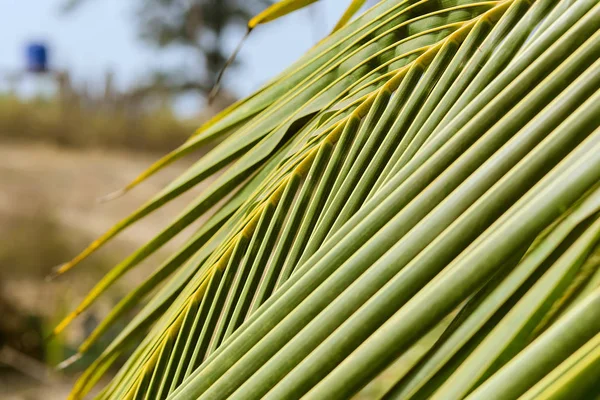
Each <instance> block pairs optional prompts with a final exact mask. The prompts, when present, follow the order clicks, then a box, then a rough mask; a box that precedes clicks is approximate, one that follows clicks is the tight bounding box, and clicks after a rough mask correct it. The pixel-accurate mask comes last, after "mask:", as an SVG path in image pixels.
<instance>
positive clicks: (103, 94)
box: [0, 0, 347, 400]
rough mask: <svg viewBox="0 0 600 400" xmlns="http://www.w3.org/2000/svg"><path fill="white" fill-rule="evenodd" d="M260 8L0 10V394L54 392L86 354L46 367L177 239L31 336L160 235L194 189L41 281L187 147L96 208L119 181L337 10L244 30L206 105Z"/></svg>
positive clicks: (224, 2)
mask: <svg viewBox="0 0 600 400" xmlns="http://www.w3.org/2000/svg"><path fill="white" fill-rule="evenodd" d="M269 3H270V2H269V1H267V0H74V1H68V0H18V1H17V0H0V10H1V12H0V37H2V40H0V399H3V400H6V399H50V400H52V399H55V398H56V399H64V398H66V396H67V394H68V392H69V388H70V386H71V384H72V382H73V379H74V377H76V376H77V374H78V373H79V372H80V371H81V370H82V369H83V368H84V367H85V366H86V365H87V364H88V363H89V362H90V360H82V361H81V362H79V363H77V364H76V365H75V366H73V367H72V368H70V369H68V370H66V371H61V372H57V371H56V370H55V369H53V366H55V365H56V364H57V363H59V362H60V361H62V360H64V359H65V358H67V357H68V356H70V355H71V354H73V352H74V351H75V348H76V346H77V345H78V344H79V343H80V342H81V340H82V339H83V338H84V337H85V336H87V334H88V333H89V332H91V330H92V329H93V328H94V327H95V326H96V324H97V323H98V321H99V320H100V319H101V318H102V316H103V315H105V314H106V313H107V311H108V310H109V309H110V308H111V307H112V306H113V305H114V304H115V303H116V302H117V301H118V300H119V299H120V298H121V297H122V296H123V295H124V293H125V292H126V291H127V289H128V288H131V287H132V285H133V284H135V282H138V281H140V280H141V279H142V277H145V276H147V274H148V271H149V270H151V269H152V268H154V267H156V265H157V263H158V262H160V261H161V260H162V259H164V258H165V257H166V254H167V253H168V251H169V249H172V248H173V246H175V245H177V243H180V242H181V240H182V239H184V237H185V232H184V234H183V236H184V237H182V239H181V240H180V241H179V242H177V241H175V242H174V243H171V245H170V246H167V248H166V250H165V251H163V253H160V254H157V255H156V256H154V257H153V258H151V259H150V260H148V261H147V262H146V263H145V264H144V265H143V266H141V267H139V268H137V269H136V270H135V271H132V273H130V274H129V275H127V276H126V277H125V279H123V280H122V281H121V282H120V283H119V284H118V285H117V286H116V287H115V288H114V289H113V290H112V291H111V292H110V293H109V295H108V296H104V300H103V301H102V302H100V303H99V304H97V305H96V306H95V307H94V308H93V309H92V311H91V312H88V313H86V314H85V315H84V316H82V317H81V318H79V319H78V320H77V321H76V323H75V324H74V325H73V326H72V327H71V328H70V329H68V330H67V332H66V334H64V335H62V336H61V337H59V338H57V339H56V340H53V341H51V342H46V341H45V340H44V337H45V336H46V335H47V334H48V333H49V331H50V330H51V329H52V328H53V327H54V325H55V324H56V323H57V322H58V321H59V320H60V319H61V317H63V316H64V315H65V314H66V313H67V312H68V311H70V310H72V309H73V308H74V307H75V306H76V305H77V303H78V302H79V301H80V300H81V299H82V297H83V295H85V293H87V291H88V290H89V289H90V288H91V287H92V285H93V284H94V282H96V281H97V280H98V279H99V278H100V277H101V276H102V275H103V274H104V273H105V272H106V271H107V270H108V269H109V268H110V267H112V266H113V265H114V264H115V262H117V261H119V260H120V259H122V258H123V257H125V256H127V255H128V254H129V253H130V252H131V251H133V250H135V249H136V248H137V247H138V246H140V245H142V244H144V243H145V242H146V241H147V240H149V239H150V238H151V237H153V236H154V234H156V233H157V232H158V231H160V229H161V228H162V227H163V226H164V222H165V221H166V220H168V219H169V218H171V217H173V216H175V214H177V213H178V211H179V210H180V209H181V207H183V205H184V204H186V203H187V201H189V200H190V199H191V196H194V194H197V192H198V190H201V188H197V189H196V190H195V191H194V193H189V194H188V195H187V196H184V197H183V198H180V199H178V200H177V201H175V202H173V204H170V205H169V206H168V207H166V208H165V209H161V210H160V211H159V212H156V213H155V214H153V215H151V216H150V217H148V218H146V219H145V220H143V221H142V222H141V223H139V224H137V225H135V226H134V227H132V228H131V229H128V230H127V231H126V232H124V233H123V234H121V235H120V236H119V237H118V239H117V240H115V241H113V242H112V243H111V244H110V245H108V246H106V248H104V249H103V250H102V251H100V252H98V254H96V255H94V256H93V257H92V258H91V259H90V260H88V261H86V262H85V263H84V264H83V265H81V266H79V267H78V268H77V269H75V270H74V271H73V272H72V273H69V274H68V275H67V276H65V277H62V278H60V279H58V280H57V281H55V282H45V280H44V278H45V276H46V275H47V274H48V273H49V272H50V270H51V269H52V268H53V267H54V266H56V265H58V264H60V263H63V262H65V261H67V260H69V259H70V258H72V257H73V256H74V255H76V254H77V252H79V251H80V250H81V249H82V248H83V247H84V246H86V245H87V244H88V243H89V242H90V241H91V240H93V239H94V238H95V237H97V236H98V235H100V234H101V233H103V232H104V231H105V230H106V229H108V228H109V227H111V226H112V225H113V224H114V223H116V222H117V221H118V220H120V219H121V218H123V217H125V216H127V215H128V214H129V213H130V212H132V211H133V210H134V209H135V208H137V207H138V206H139V205H140V204H141V203H142V202H144V201H145V200H147V199H148V198H149V197H150V196H152V195H153V194H155V193H156V192H157V191H158V190H159V189H160V188H162V187H163V186H164V185H165V184H166V183H167V182H169V181H170V180H171V179H173V178H174V177H176V176H177V175H178V174H180V173H181V172H183V171H184V170H185V168H186V166H188V165H189V164H190V163H191V162H192V161H194V160H195V159H197V158H198V157H199V156H200V155H201V153H202V152H200V154H196V155H192V156H191V157H189V158H190V159H188V160H183V161H182V162H180V163H178V164H177V165H175V166H172V167H169V168H167V169H165V170H164V171H163V172H162V173H160V174H159V175H158V176H156V177H155V178H153V179H152V180H150V181H149V182H148V183H146V184H144V185H142V186H141V187H140V188H138V189H136V190H134V191H133V192H131V193H130V194H128V195H127V196H125V197H123V198H121V199H117V200H115V201H112V202H110V203H107V204H98V203H97V201H96V199H97V198H98V197H101V196H102V195H105V194H107V193H109V192H112V191H114V190H116V189H119V188H121V187H123V186H124V185H125V184H126V183H128V182H129V181H130V180H131V179H133V178H134V177H135V176H136V175H137V174H138V173H140V172H141V171H143V170H144V169H145V168H146V167H148V166H149V165H150V164H151V163H152V162H153V161H154V160H156V159H157V158H158V157H159V156H160V155H163V154H165V153H167V152H168V151H169V150H172V149H174V148H175V147H177V146H178V145H180V144H181V143H182V142H183V141H184V140H185V139H186V138H187V137H188V136H189V135H190V134H191V133H192V132H193V131H194V129H195V128H197V127H198V126H200V125H201V124H202V122H203V121H205V120H206V119H207V118H209V117H210V116H211V115H213V114H214V113H215V112H217V111H218V110H220V109H222V108H223V107H225V106H227V105H229V104H231V103H232V102H233V101H235V100H236V99H238V98H240V97H243V96H246V95H248V94H250V93H252V92H253V91H254V90H256V89H258V88H259V87H260V86H261V84H263V83H264V82H265V81H266V80H268V79H270V78H272V77H273V76H275V75H276V74H277V73H278V72H280V71H281V70H282V69H283V68H285V67H286V66H288V65H289V64H291V63H292V62H293V61H295V60H296V59H297V58H298V57H300V56H301V55H302V54H303V53H304V52H305V51H306V50H308V49H309V48H310V47H311V46H312V45H313V44H314V43H315V42H316V41H318V40H319V39H320V38H322V37H323V36H325V35H326V34H327V33H328V32H329V31H330V30H331V28H332V27H333V25H334V24H335V22H336V19H337V18H338V17H339V16H340V15H341V13H342V11H343V9H344V7H345V6H346V5H347V2H346V1H342V0H322V1H320V2H318V3H316V4H314V5H313V6H311V7H309V8H308V9H305V10H302V11H299V12H297V13H294V14H292V15H290V16H287V17H285V18H283V19H281V20H278V21H275V22H273V23H271V24H269V25H267V26H264V27H263V26H261V27H259V28H258V29H256V30H255V31H254V32H253V34H252V35H251V36H250V38H249V39H248V40H247V41H246V43H245V44H244V47H243V49H242V51H241V53H240V54H239V56H238V58H237V61H236V63H235V64H234V65H233V66H232V67H231V68H230V69H228V70H227V72H226V74H225V78H224V81H223V86H222V90H221V91H220V93H219V95H218V96H217V98H216V99H215V101H214V103H213V104H212V105H210V106H208V105H207V102H206V94H207V93H208V92H209V91H210V89H211V88H212V86H213V84H214V81H215V78H216V76H217V74H218V72H219V71H220V69H221V67H222V65H223V64H224V62H225V60H226V59H227V57H228V56H229V55H230V54H231V52H232V51H233V49H234V48H235V46H236V45H237V43H238V41H239V40H240V38H241V37H242V36H243V34H244V32H245V24H246V21H247V20H248V19H249V18H250V17H251V16H252V15H254V14H256V13H258V12H260V11H261V10H263V9H264V8H265V7H266V6H267V5H268V4H269ZM204 151H206V149H205V150H204ZM193 228H194V227H192V229H193ZM117 329H118V327H117ZM109 336H110V335H109ZM109 339H110V337H108V338H107V340H109ZM105 344H106V343H105ZM97 351H101V346H99V348H98V350H97ZM96 354H97V353H96ZM93 356H94V354H92V357H93Z"/></svg>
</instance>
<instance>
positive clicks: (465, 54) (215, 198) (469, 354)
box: [56, 0, 600, 400]
mask: <svg viewBox="0 0 600 400" xmlns="http://www.w3.org/2000/svg"><path fill="white" fill-rule="evenodd" d="M304 3H311V2H304ZM360 4H362V2H361V1H358V2H353V5H352V6H351V7H350V9H349V11H348V12H347V13H346V14H345V17H344V18H345V19H346V20H348V19H349V18H350V15H351V13H352V12H355V9H357V8H359V6H360ZM353 7H354V8H353ZM296 8H297V7H296ZM346 20H344V21H343V22H344V23H345V22H346ZM344 23H342V24H340V26H341V25H343V26H341V27H340V28H339V29H337V30H336V31H335V32H334V33H332V34H331V35H330V36H328V37H327V38H326V39H324V40H323V41H322V42H321V43H319V44H318V45H317V46H315V47H314V48H313V49H312V50H310V51H309V52H308V53H307V54H306V55H305V56H304V57H302V58H301V59H300V60H299V61H298V62H297V63H295V64H294V65H292V66H291V67H289V68H288V69H287V70H286V71H285V72H284V73H282V74H281V75H280V76H278V77H276V78H275V79H273V80H272V81H271V82H269V83H268V84H266V85H265V86H264V87H263V88H262V89H261V90H259V91H258V92H257V93H255V94H254V95H252V96H250V97H249V98H247V99H245V100H243V101H241V102H239V103H237V104H235V105H234V106H232V107H231V108H229V109H228V110H225V111H224V112H223V113H221V114H220V115H218V116H217V117H216V118H215V119H213V120H212V121H210V122H209V123H208V124H206V125H205V126H203V127H201V128H200V129H199V130H198V132H196V134H194V135H193V136H192V137H191V138H190V139H189V140H188V141H187V142H186V143H185V144H183V145H182V146H181V147H180V148H179V149H177V150H176V151H174V152H173V153H171V154H170V155H168V156H166V157H165V158H164V159H163V160H161V161H159V162H158V163H157V164H155V165H154V166H153V167H151V168H150V170H148V171H147V172H146V173H144V174H143V175H142V176H140V178H138V179H137V180H136V181H134V182H133V183H132V184H131V185H130V187H128V188H126V190H128V189H130V188H132V187H133V186H135V185H137V184H138V183H139V182H141V181H142V180H144V179H145V178H146V177H148V176H150V175H152V174H153V173H154V172H155V171H157V170H159V169H160V168H161V167H162V166H164V165H166V164H168V163H169V162H171V161H173V160H176V159H177V158H179V157H181V156H183V155H185V154H189V153H190V152H192V151H193V150H195V149H197V148H198V147H200V146H202V145H204V144H205V143H206V142H207V141H209V140H213V139H220V140H221V142H220V144H219V145H218V146H216V148H214V149H213V150H212V151H210V152H209V153H208V154H207V155H205V156H204V157H202V158H201V159H199V160H198V161H197V162H196V163H195V164H194V165H193V166H192V167H190V168H189V170H188V171H187V172H185V173H184V174H183V175H182V176H181V177H179V178H178V179H176V180H175V181H174V182H172V183H171V184H170V185H169V186H168V187H166V188H165V189H164V190H163V191H162V192H160V193H159V194H157V195H156V196H155V197H154V198H153V199H151V200H150V201H149V202H148V203H146V204H145V205H143V207H141V208H140V209H139V210H138V211H136V212H135V213H134V214H133V215H132V216H130V217H129V218H127V219H126V220H124V221H122V222H120V223H119V224H118V225H116V226H115V227H114V228H113V229H112V230H111V231H109V232H107V233H106V234H105V235H104V236H103V237H101V238H100V239H98V240H97V241H96V242H94V243H93V244H92V245H91V246H90V248H89V249H87V250H85V251H84V252H83V253H82V254H81V255H80V256H78V257H77V258H76V259H75V260H73V262H71V263H69V264H66V265H64V266H62V267H61V268H60V269H59V271H58V273H59V274H60V273H63V272H65V271H67V270H69V269H70V268H71V267H73V266H74V265H75V264H77V263H78V262H80V261H81V260H83V259H84V258H85V257H87V256H88V255H89V254H91V253H92V252H93V251H94V250H95V249H97V248H98V247H100V246H102V245H103V244H104V243H106V242H107V241H109V240H110V239H111V238H112V237H114V236H115V235H117V234H118V233H119V232H120V231H122V230H123V229H125V228H126V227H128V226H129V225H131V224H133V223H135V222H136V221H138V220H139V219H141V218H143V217H144V216H146V215H148V214H149V213H151V212H152V211H154V210H156V209H158V208H160V207H161V206H162V205H163V204H165V203H167V202H168V201H170V200H171V199H173V198H175V197H177V196H179V195H180V194H182V193H184V192H185V191H187V190H189V189H190V188H192V187H194V186H195V185H197V184H199V183H201V182H203V181H205V180H207V179H208V178H211V177H213V176H217V178H216V179H215V180H214V182H213V183H211V184H210V185H209V186H208V187H207V189H206V190H204V192H203V193H201V194H200V195H199V196H198V197H197V198H196V199H195V200H194V201H193V202H192V203H191V204H190V205H189V206H188V207H187V208H186V209H185V210H183V211H182V212H181V214H180V216H179V217H178V218H177V219H175V220H174V221H172V222H171V223H170V224H168V225H167V226H166V228H165V229H164V230H163V231H162V232H161V233H160V234H159V235H158V236H157V237H156V238H154V239H152V240H151V241H150V242H148V243H147V244H146V245H145V246H143V247H142V248H140V249H139V250H138V251H136V252H135V253H133V254H132V255H131V256H129V257H128V258H127V259H125V260H124V261H122V262H121V263H120V264H119V265H117V266H116V267H115V268H114V269H113V270H112V271H111V272H109V273H108V275H107V276H106V277H105V278H104V279H103V280H102V281H101V282H99V283H98V285H97V286H96V287H95V288H94V289H93V290H92V291H91V293H90V294H89V296H88V297H87V298H86V299H85V300H84V301H83V303H82V304H81V305H80V306H79V307H78V308H77V309H76V310H75V311H74V312H73V313H72V314H71V315H69V316H68V317H67V318H66V319H65V321H64V322H63V323H62V324H60V325H59V326H58V327H57V329H56V333H58V332H60V331H61V330H63V329H64V328H65V326H66V325H67V324H68V323H69V322H70V321H71V320H72V319H73V318H75V317H76V316H77V315H79V314H80V313H82V312H84V311H85V310H86V309H87V308H88V307H89V306H90V305H91V304H92V303H93V302H94V300H96V299H97V298H98V297H99V296H100V295H101V294H102V293H103V292H104V291H105V290H106V289H107V288H108V287H110V285H111V284H113V283H114V282H115V281H116V280H117V279H119V278H120V277H121V276H122V275H124V274H125V273H126V272H127V271H129V270H131V269H132V268H134V267H135V266H136V265H137V264H139V263H140V262H141V261H142V260H143V259H145V258H146V257H148V256H149V255H150V254H152V253H154V252H155V251H156V250H157V249H159V248H160V247H161V246H163V245H164V244H165V243H166V242H168V241H169V240H170V239H171V238H173V237H174V236H175V235H177V234H178V233H179V232H181V231H182V230H183V229H184V228H186V227H187V226H189V225H190V224H192V223H193V222H194V221H196V220H197V219H199V218H200V217H202V216H208V219H207V222H205V223H204V224H203V225H202V226H201V227H200V228H199V230H198V231H197V232H195V233H194V234H193V235H191V237H190V238H189V239H188V240H187V242H186V243H185V244H184V245H183V246H181V248H180V249H179V250H178V251H177V252H175V253H174V254H173V255H172V256H171V257H170V258H169V259H168V260H166V261H165V262H164V264H163V265H161V266H159V267H157V269H156V270H155V272H154V273H153V274H152V275H151V276H150V277H149V278H148V279H147V280H146V281H145V282H144V283H143V284H142V285H140V286H139V287H137V288H135V289H134V290H133V291H132V292H131V293H130V294H129V295H128V296H126V297H125V298H124V299H123V300H122V301H121V302H120V303H119V304H118V305H117V306H116V307H115V309H114V310H113V311H112V312H111V313H110V314H109V315H108V316H107V318H106V319H105V320H104V321H103V322H102V323H101V324H100V325H99V326H98V328H97V329H96V331H95V332H93V333H92V335H91V336H90V337H89V338H88V339H87V340H86V341H85V342H84V343H83V344H82V346H81V347H80V349H79V353H80V354H84V353H86V352H87V351H89V349H90V348H91V346H93V345H94V343H95V342H96V341H97V339H98V338H100V337H101V336H102V335H103V334H104V333H105V332H106V331H107V329H108V328H109V327H111V326H112V325H113V324H114V323H115V322H116V321H118V320H119V319H121V318H122V317H123V316H124V315H126V313H127V312H128V311H130V310H132V309H133V308H135V307H139V308H140V311H139V312H138V313H137V315H136V316H135V318H133V319H132V320H131V321H130V322H129V323H128V325H127V326H126V328H125V329H124V330H123V331H122V332H121V333H120V335H119V336H118V337H117V338H116V339H115V340H114V342H113V343H112V344H110V345H109V346H108V347H107V348H106V349H105V350H104V352H103V353H102V355H100V356H99V357H98V358H97V359H96V361H95V362H94V363H93V364H92V365H91V366H90V367H89V368H88V369H87V371H86V372H85V373H84V374H83V376H82V377H81V378H80V380H79V381H78V383H77V385H76V386H75V388H74V390H73V393H72V398H80V397H83V396H84V395H85V394H86V393H88V392H89V390H90V389H91V388H92V387H93V386H94V385H95V384H96V383H97V382H98V380H99V379H100V378H101V377H102V375H103V374H104V373H105V371H106V370H107V369H108V368H109V367H110V366H111V364H112V363H114V362H115V360H117V359H118V358H119V357H121V356H122V355H123V354H130V355H129V356H128V358H127V361H126V363H125V365H124V366H123V367H122V368H121V369H120V371H119V372H118V373H117V375H116V376H115V377H114V378H113V379H112V380H111V382H110V383H109V384H108V385H107V386H106V387H105V388H104V389H103V391H102V392H101V393H100V394H99V395H98V398H99V399H167V398H168V399H177V400H183V399H196V398H199V399H224V398H232V399H259V398H267V399H294V398H300V397H304V398H307V399H338V398H340V399H341V398H350V397H352V396H353V395H355V394H357V393H358V392H360V391H361V389H362V388H364V387H365V386H369V384H370V383H371V382H376V381H377V379H378V377H380V376H382V374H383V375H384V376H385V377H387V378H386V379H385V385H384V386H385V387H383V388H380V391H379V394H378V396H380V397H383V398H385V399H421V398H429V397H431V398H433V399H460V398H469V399H516V398H519V397H520V396H523V398H526V399H533V398H553V399H554V398H556V399H559V398H565V399H567V398H568V399H573V398H577V396H580V397H581V398H592V397H591V396H593V390H598V386H597V382H598V380H599V379H600V372H599V371H600V368H599V365H600V338H599V335H600V333H599V332H600V270H599V267H598V266H599V265H600V128H599V126H600V120H599V118H598V115H600V90H599V89H600V61H599V60H598V59H599V57H598V56H599V55H600V33H599V31H598V28H599V27H600V4H599V3H598V1H597V0H560V1H556V0H537V1H528V0H504V1H476V0H437V1H436V0H383V1H380V2H378V3H377V4H376V5H375V6H374V7H373V8H371V9H370V10H368V11H367V12H366V13H365V14H363V15H362V16H359V17H358V18H356V19H354V20H353V21H351V22H349V23H347V24H344ZM131 349H133V352H132V353H129V352H130V351H131ZM409 355H410V357H409ZM390 366H392V367H390ZM390 377H391V378H390ZM595 384H596V385H595ZM373 396H375V395H373Z"/></svg>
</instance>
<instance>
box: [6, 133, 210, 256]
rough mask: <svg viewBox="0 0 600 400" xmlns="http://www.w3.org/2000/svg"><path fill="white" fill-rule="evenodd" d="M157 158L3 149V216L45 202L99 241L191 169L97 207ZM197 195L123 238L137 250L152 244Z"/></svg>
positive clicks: (177, 169) (178, 168)
mask: <svg viewBox="0 0 600 400" xmlns="http://www.w3.org/2000/svg"><path fill="white" fill-rule="evenodd" d="M157 158H158V156H155V155H142V154H131V153H121V152H101V151H98V152H90V151H83V152H82V151H77V150H68V149H61V148H53V147H48V146H45V145H36V144H33V145H29V144H27V145H26V144H10V143H0V213H12V214H15V213H16V214H19V213H20V214H23V213H28V212H31V211H32V208H33V207H36V206H38V204H39V202H40V200H41V199H43V200H44V201H45V202H47V204H48V205H49V206H50V207H51V208H53V210H54V211H55V212H56V213H57V215H58V217H59V219H60V222H61V223H62V224H64V225H65V226H66V227H69V228H71V229H73V230H77V231H80V232H81V233H82V234H84V235H85V236H89V237H95V236H98V235H100V234H101V233H103V232H104V231H106V230H107V229H108V228H110V227H111V226H112V225H113V224H114V223H115V222H117V221H118V220H120V219H121V218H123V217H126V216H127V215H128V214H129V213H131V212H132V211H134V210H135V209H136V208H137V207H139V206H140V205H141V204H142V203H143V202H144V201H146V200H148V199H150V198H151V197H152V196H153V195H154V194H156V193H157V192H158V191H159V190H160V189H161V188H163V187H164V186H165V185H166V184H167V183H169V182H170V181H171V180H173V179H174V178H175V177H176V176H178V175H179V174H180V173H182V172H183V171H184V170H185V168H186V167H187V166H188V165H189V164H190V162H189V161H188V160H184V161H183V162H180V163H178V164H175V165H173V166H170V167H168V168H166V169H164V170H163V171H161V172H159V173H158V174H157V175H156V176H154V177H152V178H151V179H150V180H149V181H147V182H145V183H143V184H141V185H140V186H138V187H137V188H135V189H134V190H132V191H131V192H129V193H127V194H126V195H125V196H123V197H121V198H118V199H115V200H113V201H110V202H107V203H99V202H98V201H97V200H98V199H99V198H100V197H102V196H104V195H106V194H108V193H111V192H113V191H115V190H118V189H120V188H122V187H123V186H125V185H126V184H127V183H128V182H129V181H131V180H132V179H134V178H135V177H136V176H137V175H138V174H139V173H140V172H142V171H143V170H144V169H145V168H146V167H148V166H149V165H150V164H151V163H152V162H154V161H155V160H157ZM197 193H198V189H195V190H192V191H191V192H190V193H188V194H187V195H186V196H182V197H181V198H178V199H176V200H174V201H173V202H172V203H170V204H168V205H167V206H166V207H164V208H163V209H160V210H158V211H156V212H155V213H153V214H152V215H150V216H148V217H147V218H146V219H144V220H143V221H141V222H140V223H138V224H136V225H134V226H132V227H131V228H130V229H128V230H126V231H125V232H123V233H122V234H121V235H120V236H119V240H120V241H125V242H130V243H131V244H135V245H137V244H141V243H144V242H145V241H147V240H148V239H151V238H152V237H153V236H154V235H155V234H156V233H157V232H158V231H159V229H160V227H161V226H164V223H165V222H167V221H168V220H169V219H170V218H172V217H173V216H174V215H176V214H177V212H178V211H179V210H181V209H182V207H183V206H184V204H186V203H187V202H188V201H190V200H191V199H192V197H191V196H193V195H194V194H197Z"/></svg>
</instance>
